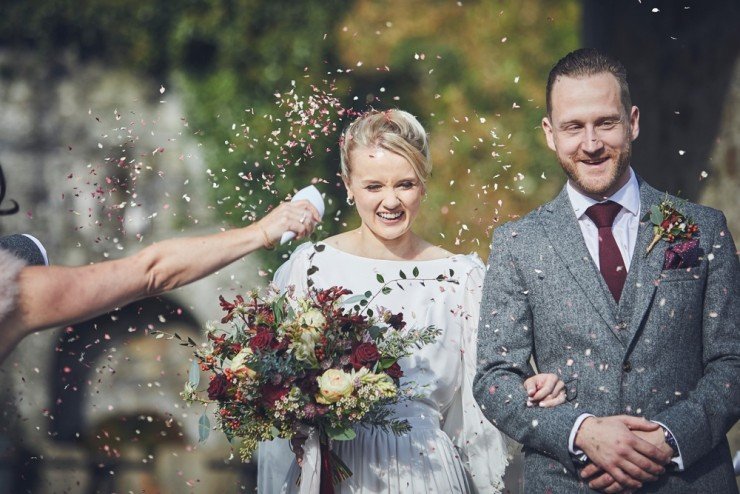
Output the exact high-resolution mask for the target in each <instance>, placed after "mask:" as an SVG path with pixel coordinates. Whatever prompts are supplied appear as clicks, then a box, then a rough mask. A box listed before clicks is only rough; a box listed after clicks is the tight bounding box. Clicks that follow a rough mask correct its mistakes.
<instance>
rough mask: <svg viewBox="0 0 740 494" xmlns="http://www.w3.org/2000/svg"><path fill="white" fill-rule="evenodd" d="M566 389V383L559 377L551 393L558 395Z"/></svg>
mask: <svg viewBox="0 0 740 494" xmlns="http://www.w3.org/2000/svg"><path fill="white" fill-rule="evenodd" d="M564 389H565V383H564V382H563V381H561V380H560V379H558V381H557V382H556V383H555V389H554V390H553V391H552V393H550V394H551V395H553V396H555V395H558V394H560V392H561V391H563V390H564Z"/></svg>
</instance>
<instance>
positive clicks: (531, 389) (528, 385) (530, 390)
mask: <svg viewBox="0 0 740 494" xmlns="http://www.w3.org/2000/svg"><path fill="white" fill-rule="evenodd" d="M537 388H538V385H537V376H532V377H530V378H528V379H527V380H526V381H524V389H526V390H527V395H528V396H529V397H530V398H531V397H532V395H533V394H535V393H536V392H537Z"/></svg>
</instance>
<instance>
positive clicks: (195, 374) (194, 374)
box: [188, 358, 200, 389]
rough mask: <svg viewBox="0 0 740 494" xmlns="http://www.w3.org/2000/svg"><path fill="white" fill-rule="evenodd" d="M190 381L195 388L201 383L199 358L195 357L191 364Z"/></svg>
mask: <svg viewBox="0 0 740 494" xmlns="http://www.w3.org/2000/svg"><path fill="white" fill-rule="evenodd" d="M188 382H189V383H190V385H191V386H192V387H193V389H195V388H197V387H198V384H200V365H198V359H195V358H194V359H193V363H192V364H191V365H190V372H189V373H188Z"/></svg>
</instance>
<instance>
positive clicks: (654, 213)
mask: <svg viewBox="0 0 740 494" xmlns="http://www.w3.org/2000/svg"><path fill="white" fill-rule="evenodd" d="M662 221H663V214H662V213H661V212H660V208H659V207H658V206H655V205H653V206H652V207H651V208H650V223H652V224H653V225H660V223H661V222H662Z"/></svg>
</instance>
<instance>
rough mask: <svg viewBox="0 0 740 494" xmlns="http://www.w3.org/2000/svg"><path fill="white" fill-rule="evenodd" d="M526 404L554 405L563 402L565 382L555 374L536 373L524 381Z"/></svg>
mask: <svg viewBox="0 0 740 494" xmlns="http://www.w3.org/2000/svg"><path fill="white" fill-rule="evenodd" d="M524 389H526V390H527V406H540V407H554V406H557V405H562V404H563V403H565V383H564V382H563V381H562V380H561V379H560V378H559V377H558V376H557V375H555V374H536V375H534V376H532V377H530V378H529V379H527V380H526V381H524Z"/></svg>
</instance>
